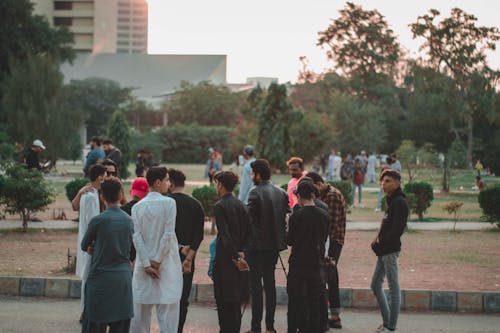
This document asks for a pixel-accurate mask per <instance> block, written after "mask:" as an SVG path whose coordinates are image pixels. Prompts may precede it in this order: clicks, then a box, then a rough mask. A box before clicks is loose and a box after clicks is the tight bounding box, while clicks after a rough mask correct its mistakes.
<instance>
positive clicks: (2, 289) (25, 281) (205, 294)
mask: <svg viewBox="0 0 500 333" xmlns="http://www.w3.org/2000/svg"><path fill="white" fill-rule="evenodd" d="M81 285H82V282H81V280H79V279H68V278H38V277H19V276H0V295H9V296H39V297H59V298H80V290H81ZM276 294H277V303H278V304H287V302H288V295H287V293H286V287H283V286H277V287H276ZM189 301H190V302H201V303H213V302H214V292H213V285H212V284H193V286H192V287H191V294H190V298H189ZM340 304H341V306H342V307H344V308H351V307H352V308H368V309H370V308H376V307H377V303H376V301H375V297H374V296H373V293H372V291H371V290H370V289H358V288H342V289H341V290H340ZM401 309H404V310H422V311H447V312H485V313H500V292H490V291H441V290H402V291H401Z"/></svg>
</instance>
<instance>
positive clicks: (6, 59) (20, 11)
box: [0, 0, 75, 128]
mask: <svg viewBox="0 0 500 333" xmlns="http://www.w3.org/2000/svg"><path fill="white" fill-rule="evenodd" d="M72 43H73V35H72V34H71V33H70V32H69V30H68V29H67V28H66V27H56V28H54V27H51V26H50V24H49V22H47V20H46V18H45V17H43V16H39V15H33V4H32V3H30V1H29V0H2V1H0V45H1V47H0V84H1V83H2V82H3V81H4V79H5V78H6V76H7V75H8V74H9V72H10V68H11V66H12V65H15V64H16V63H24V62H25V61H28V58H30V57H32V56H33V55H41V56H49V57H50V58H52V59H54V62H55V63H59V62H62V61H67V60H69V61H71V60H72V59H73V58H74V57H75V52H74V50H73V48H72V46H71V44H72ZM3 94H4V92H3V90H2V88H0V100H1V99H2V96H3ZM4 124H8V121H7V119H6V118H5V113H4V112H3V111H2V105H0V128H1V125H4Z"/></svg>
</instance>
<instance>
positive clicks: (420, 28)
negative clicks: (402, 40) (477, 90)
mask: <svg viewBox="0 0 500 333" xmlns="http://www.w3.org/2000/svg"><path fill="white" fill-rule="evenodd" d="M439 15H440V12H439V11H437V10H435V9H431V10H430V11H429V13H428V14H426V15H423V16H419V17H418V18H417V21H416V22H415V23H413V24H411V25H410V27H411V31H412V33H413V38H417V37H422V38H424V43H423V44H422V46H421V47H420V50H423V51H425V53H426V54H427V56H428V60H427V61H426V62H427V63H428V64H429V65H430V66H432V67H433V68H434V69H436V70H439V71H441V72H442V73H445V74H447V75H450V76H451V77H453V79H455V81H456V84H457V87H458V89H459V91H460V97H461V98H460V99H461V102H462V103H463V106H464V108H463V111H462V112H461V116H462V119H464V120H465V123H466V127H465V135H466V137H467V165H468V166H469V167H471V166H472V152H473V144H474V117H475V114H476V113H477V108H476V106H475V105H474V102H473V101H474V100H475V99H476V96H474V95H472V94H471V85H472V80H473V75H474V73H477V72H480V71H484V70H488V63H487V59H486V51H488V50H495V42H497V41H498V40H500V33H499V30H498V28H496V27H479V26H477V25H476V21H477V18H476V17H475V16H474V15H470V14H467V13H466V12H464V11H463V10H461V9H460V8H453V9H452V10H451V14H450V17H449V18H445V19H443V20H442V21H441V22H439V23H437V22H435V19H436V18H437V17H438V16H439Z"/></svg>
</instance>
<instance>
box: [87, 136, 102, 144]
mask: <svg viewBox="0 0 500 333" xmlns="http://www.w3.org/2000/svg"><path fill="white" fill-rule="evenodd" d="M89 142H95V144H96V145H98V146H100V145H101V143H102V141H101V138H100V137H98V136H93V137H91V138H90V140H89Z"/></svg>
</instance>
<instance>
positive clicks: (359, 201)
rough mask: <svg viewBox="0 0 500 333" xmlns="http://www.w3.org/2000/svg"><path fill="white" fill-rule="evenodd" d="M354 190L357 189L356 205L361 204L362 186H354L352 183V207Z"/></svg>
mask: <svg viewBox="0 0 500 333" xmlns="http://www.w3.org/2000/svg"><path fill="white" fill-rule="evenodd" d="M356 188H357V189H358V204H360V205H361V204H362V192H363V184H359V185H357V184H354V183H352V204H353V205H354V201H356V200H355V194H356Z"/></svg>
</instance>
